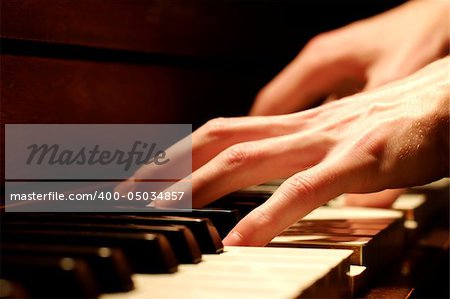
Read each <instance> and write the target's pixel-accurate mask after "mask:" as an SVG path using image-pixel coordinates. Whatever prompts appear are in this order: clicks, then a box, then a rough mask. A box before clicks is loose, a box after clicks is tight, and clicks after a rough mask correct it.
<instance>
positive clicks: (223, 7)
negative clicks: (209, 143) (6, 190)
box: [1, 0, 403, 139]
mask: <svg viewBox="0 0 450 299" xmlns="http://www.w3.org/2000/svg"><path fill="white" fill-rule="evenodd" d="M401 2H403V1H394V0H392V1H380V0H378V1H370V0H365V1H361V0H355V1H318V0H314V1H283V0H253V1H250V0H247V1H232V0H215V1H214V0H204V1H190V0H186V1H174V0H166V1H163V0H160V1H157V0H153V1H151V0H109V1H108V0H79V1H68V0H47V1H43V0H41V1H38V0H22V1H15V0H6V1H1V25H2V26H1V52H2V55H1V118H2V129H3V125H4V124H5V123H192V124H193V125H194V127H198V126H199V125H201V124H202V123H204V122H205V121H206V120H208V119H210V118H212V117H216V116H231V115H245V114H246V113H247V111H248V109H249V107H250V104H251V102H252V101H253V99H254V96H255V95H256V93H257V92H258V90H259V89H261V87H263V86H264V85H265V84H266V83H267V82H268V81H269V80H270V79H271V78H272V77H273V76H275V75H276V74H277V73H278V72H279V71H280V70H281V69H282V68H283V66H285V65H286V64H287V63H288V62H289V61H290V60H291V59H292V58H293V57H295V55H296V54H297V53H298V52H299V50H300V49H301V48H302V47H303V46H304V44H305V43H306V42H307V41H308V40H309V39H310V38H311V37H313V36H314V35H316V34H318V33H320V32H323V31H327V30H330V29H333V28H336V27H339V26H342V25H345V24H347V23H349V22H351V21H354V20H357V19H361V18H365V17H368V16H370V15H373V14H376V13H379V12H381V11H384V10H386V9H388V8H390V7H393V6H395V5H398V4H399V3H401ZM2 139H3V138H2Z"/></svg>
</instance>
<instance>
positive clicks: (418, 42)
mask: <svg viewBox="0 0 450 299" xmlns="http://www.w3.org/2000/svg"><path fill="white" fill-rule="evenodd" d="M449 8H450V4H449V3H448V2H447V1H408V2H407V3H406V4H404V5H401V6H399V7H397V8H395V9H393V10H390V11H388V12H385V13H383V14H380V15H378V16H375V17H372V18H369V19H366V20H362V21H359V22H355V23H352V24H350V25H348V26H345V27H343V28H340V29H337V30H334V31H331V32H327V33H324V34H321V35H319V36H317V37H315V38H314V39H312V40H311V41H310V42H309V43H308V44H307V45H306V47H305V48H304V50H303V51H301V52H300V54H299V55H298V56H297V57H296V58H295V59H294V60H293V61H292V62H291V63H290V64H289V65H288V66H287V67H286V68H285V69H284V70H283V71H282V72H281V73H280V74H279V75H278V76H277V77H275V78H274V79H273V80H272V81H271V82H270V83H269V84H268V85H267V86H266V87H264V88H263V89H262V90H261V92H260V93H259V94H258V96H257V97H256V100H255V103H254V105H253V107H252V109H251V111H250V115H271V114H284V113H291V112H295V111H299V110H302V109H305V108H308V107H311V106H312V105H313V104H314V103H315V102H316V101H317V100H319V99H320V98H324V97H327V96H329V98H341V97H342V96H345V95H350V94H354V93H356V92H358V91H360V90H361V89H362V88H364V90H369V89H372V88H374V87H378V86H381V85H383V84H384V83H387V82H391V81H393V80H395V79H399V78H403V77H405V76H407V75H409V74H412V73H413V72H415V71H417V70H419V69H420V68H422V67H424V66H425V65H427V64H428V63H430V62H432V61H434V60H436V59H437V58H439V57H442V56H444V55H446V54H447V53H448V43H449V32H448V26H449V25H448V20H449V13H450V9H449Z"/></svg>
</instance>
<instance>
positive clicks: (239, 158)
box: [224, 142, 257, 169]
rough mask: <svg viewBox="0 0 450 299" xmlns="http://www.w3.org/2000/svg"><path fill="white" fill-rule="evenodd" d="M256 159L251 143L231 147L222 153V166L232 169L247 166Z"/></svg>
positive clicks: (253, 144)
mask: <svg viewBox="0 0 450 299" xmlns="http://www.w3.org/2000/svg"><path fill="white" fill-rule="evenodd" d="M256 158H257V157H256V146H255V143H253V142H247V143H241V144H236V145H233V146H231V147H229V148H228V149H227V150H226V151H225V152H224V162H225V163H224V164H225V165H226V166H227V167H229V168H232V169H235V168H240V167H242V166H245V165H248V164H249V163H250V162H252V161H254V160H255V159H256Z"/></svg>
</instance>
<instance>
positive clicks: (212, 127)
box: [202, 117, 230, 139]
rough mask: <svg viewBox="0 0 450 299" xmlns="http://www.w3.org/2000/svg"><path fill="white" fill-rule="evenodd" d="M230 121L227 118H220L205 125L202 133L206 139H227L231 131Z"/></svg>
mask: <svg viewBox="0 0 450 299" xmlns="http://www.w3.org/2000/svg"><path fill="white" fill-rule="evenodd" d="M229 123H230V120H229V119H228V118H225V117H218V118H213V119H211V120H209V121H208V122H207V123H206V124H204V125H203V127H202V131H203V132H204V134H205V135H206V137H209V138H213V139H217V138H223V137H225V136H226V135H227V134H228V133H229V131H230V125H229Z"/></svg>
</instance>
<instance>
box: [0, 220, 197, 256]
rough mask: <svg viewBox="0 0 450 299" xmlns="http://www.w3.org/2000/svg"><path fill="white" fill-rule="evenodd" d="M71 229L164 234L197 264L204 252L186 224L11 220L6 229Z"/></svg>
mask: <svg viewBox="0 0 450 299" xmlns="http://www.w3.org/2000/svg"><path fill="white" fill-rule="evenodd" d="M30 225H33V229H43V230H71V231H94V232H95V231H105V232H141V233H155V234H162V235H164V236H165V237H166V238H167V240H168V241H169V243H170V245H171V246H172V249H173V251H174V252H175V255H176V257H177V259H178V261H179V262H180V263H189V264H196V263H199V262H200V261H201V258H202V254H201V252H200V249H199V247H198V244H197V241H196V240H195V238H194V236H193V234H192V233H191V231H190V230H189V229H188V228H186V227H185V226H179V225H178V226H175V225H170V226H149V225H135V224H103V223H72V222H39V223H33V222H30V221H22V222H9V223H8V224H7V225H6V229H8V230H14V229H26V228H29V227H30Z"/></svg>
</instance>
